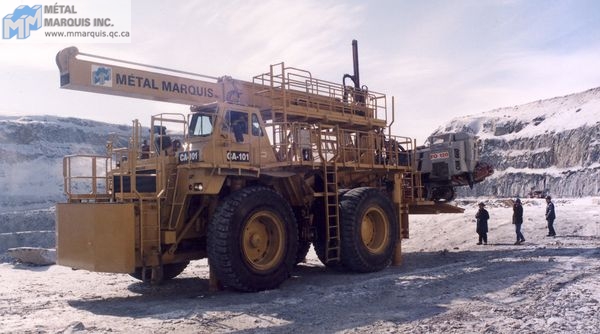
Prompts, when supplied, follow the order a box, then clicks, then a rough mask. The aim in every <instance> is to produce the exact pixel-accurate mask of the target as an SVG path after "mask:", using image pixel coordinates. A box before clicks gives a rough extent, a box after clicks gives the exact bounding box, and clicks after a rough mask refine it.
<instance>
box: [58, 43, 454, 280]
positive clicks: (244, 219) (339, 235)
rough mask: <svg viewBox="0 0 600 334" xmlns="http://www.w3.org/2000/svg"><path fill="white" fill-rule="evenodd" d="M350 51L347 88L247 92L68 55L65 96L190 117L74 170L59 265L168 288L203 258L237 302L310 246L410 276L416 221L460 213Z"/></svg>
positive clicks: (62, 56)
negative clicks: (421, 166) (431, 189)
mask: <svg viewBox="0 0 600 334" xmlns="http://www.w3.org/2000/svg"><path fill="white" fill-rule="evenodd" d="M353 47H354V48H353V51H354V75H345V76H344V79H343V81H345V80H346V79H350V80H351V81H353V82H354V85H352V86H347V85H345V84H336V83H333V82H328V81H324V80H319V79H317V78H315V77H313V75H312V74H311V72H309V71H305V70H301V69H298V68H293V67H286V66H284V64H283V63H279V64H276V65H272V66H271V67H270V69H269V71H268V72H266V73H263V74H260V75H257V76H255V77H253V78H252V80H251V81H241V80H235V79H232V78H230V77H220V78H214V77H208V76H204V75H197V74H193V73H187V72H182V71H174V70H169V69H166V68H163V67H153V66H148V65H143V64H139V63H133V62H127V61H122V60H118V59H112V58H107V57H100V56H94V55H90V54H85V53H80V52H79V51H78V50H77V49H76V48H75V47H71V48H67V49H64V50H62V51H60V52H59V53H58V54H57V56H56V62H57V64H58V67H59V70H60V85H61V87H62V88H67V89H75V90H82V91H88V92H95V93H102V94H111V95H121V96H127V97H133V98H141V99H150V100H158V101H167V102H173V103H179V104H185V105H188V106H191V107H190V111H189V113H186V114H172V113H168V114H160V115H155V116H153V117H152V119H151V125H150V128H149V129H147V128H142V126H141V125H140V123H139V122H138V121H137V120H136V121H134V122H133V126H132V129H133V133H132V136H131V138H130V139H129V144H128V145H127V147H114V145H113V143H112V142H109V143H108V145H107V147H108V152H107V154H106V155H104V156H97V155H74V156H67V157H65V158H64V161H63V162H64V168H63V169H64V190H65V193H66V195H67V201H66V203H60V204H58V205H57V209H56V216H57V227H56V231H57V259H58V263H59V264H60V265H64V266H69V267H73V268H80V269H87V270H91V271H100V272H113V273H128V274H131V275H132V276H134V277H136V278H138V279H140V280H144V281H150V282H153V283H159V282H161V281H163V280H167V279H171V278H174V277H175V276H177V275H178V274H180V273H181V272H182V271H183V270H184V269H185V268H186V266H187V265H188V264H189V262H190V261H192V260H197V259H203V258H208V263H209V267H210V272H211V282H220V283H221V284H222V286H226V287H230V288H234V289H238V290H241V291H258V290H265V289H272V288H275V287H277V286H279V285H280V284H281V283H282V282H283V281H285V280H286V279H287V278H288V277H289V276H290V273H291V271H292V269H293V268H294V266H295V265H296V264H298V263H299V262H300V261H301V260H302V259H303V258H304V257H305V256H306V254H307V252H308V250H309V247H310V245H311V244H312V245H313V247H314V249H315V252H316V254H317V256H318V257H319V259H320V260H321V261H322V262H323V263H324V264H325V265H326V266H331V267H339V268H342V269H345V270H349V271H354V272H373V271H378V270H382V269H383V268H385V267H386V266H388V265H389V264H390V263H391V262H394V263H396V264H398V263H400V259H401V247H400V240H401V238H403V237H404V238H406V237H408V214H409V213H413V212H415V213H438V212H462V210H461V209H460V208H456V207H453V206H451V205H450V204H447V203H437V202H435V201H432V200H427V199H426V195H425V194H424V192H425V191H424V189H425V187H424V185H423V184H421V176H420V174H419V172H418V168H417V166H416V160H417V159H416V156H415V154H416V151H415V150H414V149H413V148H414V141H413V140H412V139H410V138H407V137H401V136H396V135H392V134H391V131H390V127H389V125H391V123H393V120H394V113H393V103H391V105H392V108H390V109H392V110H389V109H388V105H389V104H390V101H388V100H387V99H386V96H385V95H384V94H380V93H377V92H374V91H371V90H369V89H367V87H365V86H361V85H360V82H359V77H358V56H357V54H358V53H357V49H356V42H353ZM388 120H389V121H390V122H389V123H390V124H388ZM452 157H454V154H452ZM456 159H464V157H456Z"/></svg>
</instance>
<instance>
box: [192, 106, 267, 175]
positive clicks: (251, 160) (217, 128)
mask: <svg viewBox="0 0 600 334" xmlns="http://www.w3.org/2000/svg"><path fill="white" fill-rule="evenodd" d="M190 110H191V111H192V114H191V115H190V117H189V127H188V136H189V137H188V138H189V142H190V145H191V146H190V150H198V152H199V156H201V159H200V160H199V161H206V162H215V163H217V164H219V163H226V164H230V163H239V164H245V165H248V164H249V165H250V166H254V165H255V166H257V167H258V166H261V163H264V162H269V161H271V160H274V155H273V154H271V153H270V152H268V150H269V149H271V144H270V143H269V138H268V137H267V136H265V130H264V124H263V123H262V120H261V116H260V113H259V112H258V109H256V108H252V107H246V106H241V105H237V104H230V103H211V104H207V105H202V106H192V107H191V108H190ZM209 142H210V144H208V143H209ZM200 152H201V153H200ZM265 158H266V160H265Z"/></svg>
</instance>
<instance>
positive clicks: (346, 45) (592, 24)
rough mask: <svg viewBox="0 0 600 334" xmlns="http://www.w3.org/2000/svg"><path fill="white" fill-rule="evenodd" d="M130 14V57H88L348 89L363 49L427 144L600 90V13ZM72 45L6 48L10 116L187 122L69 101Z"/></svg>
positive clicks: (269, 10)
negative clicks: (62, 60)
mask: <svg viewBox="0 0 600 334" xmlns="http://www.w3.org/2000/svg"><path fill="white" fill-rule="evenodd" d="M33 2H35V1H33ZM33 2H31V3H30V2H25V1H23V4H30V5H33ZM131 12H132V24H131V30H132V39H131V40H132V42H131V44H82V45H77V46H78V47H79V49H80V51H82V52H86V53H93V54H99V55H104V56H109V57H113V58H120V59H127V60H131V61H136V62H141V63H147V64H153V65H159V66H163V67H169V68H175V69H180V70H185V71H190V72H196V73H201V74H206V75H211V76H222V75H230V76H232V77H234V78H237V79H242V80H251V78H252V76H254V75H256V74H259V73H263V72H266V71H267V70H268V66H269V65H270V64H274V63H278V62H281V61H285V63H286V65H289V66H294V67H299V68H303V69H307V70H310V71H311V72H312V74H313V75H314V76H316V77H318V78H321V79H325V80H329V81H334V82H341V80H342V76H343V74H345V73H349V74H352V49H351V42H352V40H353V39H357V40H358V46H359V55H360V69H361V73H360V75H361V84H363V85H367V86H368V87H369V89H371V90H374V91H377V92H381V93H385V94H387V95H388V97H391V96H395V101H396V105H395V107H396V108H395V109H396V123H395V125H394V127H393V130H394V132H395V134H397V135H403V136H409V137H413V138H416V139H417V140H418V143H419V144H421V143H423V141H424V140H425V138H426V137H427V136H428V135H429V134H430V133H431V132H432V131H433V130H435V129H436V128H437V127H438V126H439V125H441V124H443V123H446V122H448V121H449V120H451V119H452V118H454V117H459V116H465V115H471V114H477V113H481V112H485V111H488V110H491V109H494V108H498V107H504V106H512V105H516V104H522V103H527V102H531V101H535V100H539V99H545V98H551V97H554V96H562V95H566V94H570V93H575V92H580V91H583V90H587V89H590V88H594V87H598V86H600V1H596V0H589V1H586V0H577V1H568V0H564V1H553V0H528V1H517V0H514V1H513V0H495V1H492V0H490V1H485V0H472V1H468V0H464V1H459V0H455V1H451V0H440V1H428V0H421V1H403V0H384V1H358V0H348V1H333V0H302V1H299V0H295V1H288V0H240V1H227V0H219V1H216V0H212V1H198V0H195V1H192V0H188V1H183V0H180V1H173V2H167V1H156V0H151V1H148V0H146V1H142V0H132V4H131ZM0 14H1V16H2V17H3V16H4V15H5V14H6V13H0ZM67 46H70V45H69V44H64V45H62V44H60V43H56V44H26V43H23V44H18V45H17V44H14V43H13V44H10V45H8V44H0V50H1V51H0V78H1V79H0V91H1V92H2V103H1V104H0V113H2V114H19V115H30V114H50V115H64V116H73V117H81V118H89V119H95V120H102V121H107V122H113V123H119V124H130V121H131V120H132V119H134V118H138V119H140V121H142V122H143V123H144V125H148V123H149V119H150V116H151V115H153V114H157V113H159V112H162V111H168V112H177V111H182V112H185V111H187V107H185V106H181V105H173V104H166V103H158V102H149V101H142V100H136V99H130V98H124V97H112V96H104V95H99V94H90V93H83V92H77V91H66V90H60V89H59V88H58V86H59V74H58V69H57V67H56V65H55V61H54V58H55V55H56V52H58V51H59V50H60V49H62V48H64V47H67ZM390 100H391V99H390Z"/></svg>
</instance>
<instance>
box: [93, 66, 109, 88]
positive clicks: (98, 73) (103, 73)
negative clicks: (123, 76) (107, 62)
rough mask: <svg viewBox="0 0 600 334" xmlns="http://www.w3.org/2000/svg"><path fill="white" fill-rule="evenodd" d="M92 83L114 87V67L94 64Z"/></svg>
mask: <svg viewBox="0 0 600 334" xmlns="http://www.w3.org/2000/svg"><path fill="white" fill-rule="evenodd" d="M92 85H94V86H102V87H112V68H110V67H106V66H99V65H92Z"/></svg>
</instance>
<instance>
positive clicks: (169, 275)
mask: <svg viewBox="0 0 600 334" xmlns="http://www.w3.org/2000/svg"><path fill="white" fill-rule="evenodd" d="M188 264H190V261H186V262H180V263H169V264H165V265H163V277H162V280H163V281H168V280H170V279H173V278H175V277H177V276H178V275H179V274H181V273H182V272H183V271H184V270H185V268H186V267H187V266H188ZM151 274H152V271H151V270H146V277H145V278H146V279H144V277H143V276H144V275H143V274H142V268H135V271H134V272H133V273H131V274H129V275H130V276H131V277H133V278H136V279H138V280H140V281H145V282H150V278H151V277H150V275H151ZM159 283H160V282H159Z"/></svg>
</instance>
